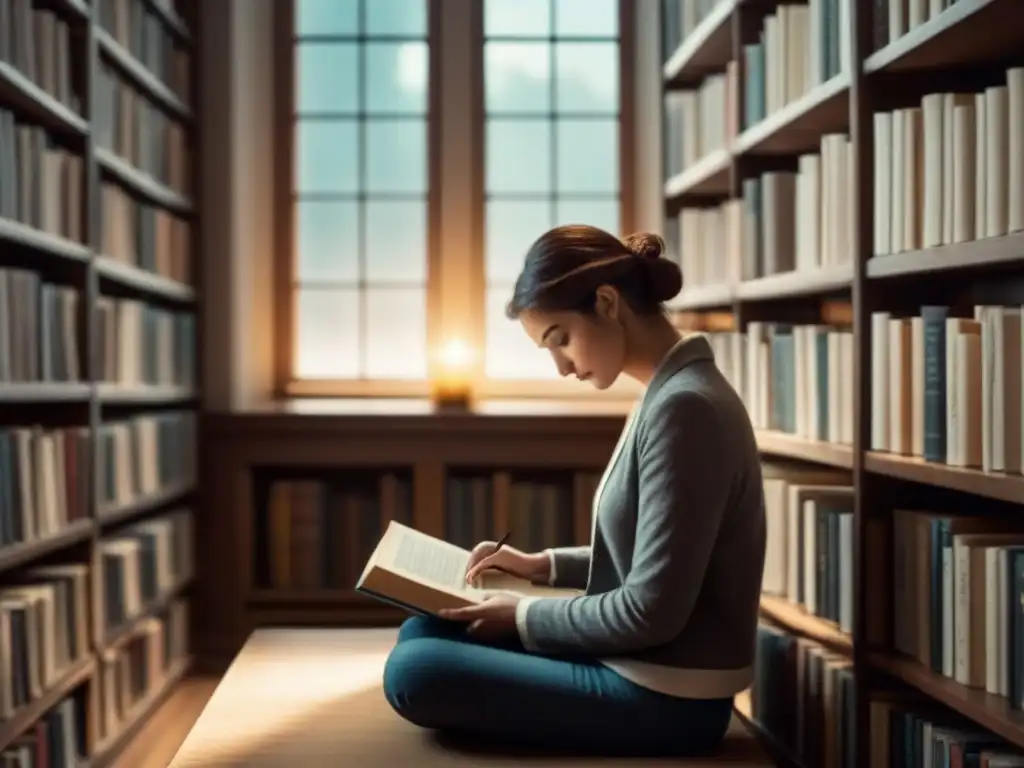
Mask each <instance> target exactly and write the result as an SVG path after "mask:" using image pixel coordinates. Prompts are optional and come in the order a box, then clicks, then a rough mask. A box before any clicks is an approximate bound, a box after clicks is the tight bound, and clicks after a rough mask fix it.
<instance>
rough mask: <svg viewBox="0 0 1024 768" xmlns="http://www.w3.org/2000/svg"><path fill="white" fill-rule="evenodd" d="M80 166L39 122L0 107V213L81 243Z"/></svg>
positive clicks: (81, 184)
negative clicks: (27, 119)
mask: <svg viewBox="0 0 1024 768" xmlns="http://www.w3.org/2000/svg"><path fill="white" fill-rule="evenodd" d="M83 167H84V165H83V162H82V158H81V156H79V155H76V154H75V153H73V152H71V151H69V150H68V149H67V148H65V147H62V146H60V145H58V144H55V143H54V142H53V140H52V138H51V137H50V136H49V135H48V134H47V133H46V131H44V130H43V129H42V128H40V127H39V126H37V125H33V124H31V123H28V122H25V121H23V120H21V119H18V118H16V117H15V116H14V114H13V113H12V112H10V111H8V110H5V109H2V108H0V218H3V219H8V220H9V221H15V222H18V223H19V224H24V225H25V226H28V227H32V228H33V229H37V230H40V231H42V232H46V233H47V234H50V235H56V236H58V237H63V238H66V239H68V240H72V241H74V242H76V243H81V242H82V241H83V238H84V235H85V230H84V228H83V222H82V190H83V188H84V187H83V184H84V179H83Z"/></svg>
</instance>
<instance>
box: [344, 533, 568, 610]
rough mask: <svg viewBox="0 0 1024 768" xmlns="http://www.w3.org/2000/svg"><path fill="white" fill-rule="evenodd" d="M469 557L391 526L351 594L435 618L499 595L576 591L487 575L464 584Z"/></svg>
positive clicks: (491, 572) (565, 594)
mask: <svg viewBox="0 0 1024 768" xmlns="http://www.w3.org/2000/svg"><path fill="white" fill-rule="evenodd" d="M470 554H471V553H470V552H469V550H467V549H463V548H462V547H458V546H456V545H454V544H451V543H449V542H447V541H444V540H442V539H438V538H435V537H433V536H430V535H428V534H426V533H423V532H422V531H417V530H416V529H415V528H410V527H409V526H406V525H402V524H401V523H398V522H395V521H393V520H392V521H391V522H390V523H389V524H388V527H387V529H386V530H385V531H384V535H383V536H381V539H380V542H378V544H377V547H376V548H375V549H374V550H373V553H372V554H371V555H370V557H369V559H368V560H367V561H366V566H365V567H364V568H363V572H362V575H361V576H360V577H359V580H358V581H357V582H356V587H355V588H356V591H358V592H361V593H363V594H366V595H369V596H371V597H374V598H376V599H378V600H381V601H383V602H386V603H391V604H393V605H396V606H398V607H400V608H403V609H405V610H407V611H410V612H412V613H419V614H426V615H435V614H437V613H438V612H439V611H442V610H444V609H447V608H463V607H465V606H467V605H473V604H476V603H482V602H483V601H484V600H486V599H487V598H489V597H494V596H495V595H498V594H511V595H516V596H520V597H575V596H577V595H581V594H583V593H582V592H581V591H580V590H577V589H561V588H558V587H550V586H547V585H542V584H534V583H533V582H531V581H528V580H527V579H523V578H519V577H517V576H512V575H511V574H507V573H503V572H501V571H496V570H488V571H486V572H484V573H483V574H481V575H480V577H478V578H477V579H476V580H475V581H474V582H473V583H472V584H470V583H467V582H466V570H467V566H468V565H469V558H470Z"/></svg>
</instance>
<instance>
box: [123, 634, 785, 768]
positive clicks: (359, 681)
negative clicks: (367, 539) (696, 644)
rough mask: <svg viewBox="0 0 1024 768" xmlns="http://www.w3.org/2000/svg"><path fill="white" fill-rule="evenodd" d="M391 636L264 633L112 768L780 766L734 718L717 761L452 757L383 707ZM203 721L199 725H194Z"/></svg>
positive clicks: (462, 753)
mask: <svg viewBox="0 0 1024 768" xmlns="http://www.w3.org/2000/svg"><path fill="white" fill-rule="evenodd" d="M394 636H395V631H394V630H327V629H322V630H316V629H275V630H260V631H258V632H257V633H255V634H254V635H253V637H252V638H251V639H250V641H249V643H248V644H247V645H246V648H245V649H244V650H243V651H242V653H241V654H240V655H239V657H238V659H236V660H235V662H234V664H233V665H232V666H231V668H230V669H229V670H228V672H227V674H226V675H225V676H224V678H223V680H222V681H221V682H220V684H219V685H217V683H216V681H215V680H212V679H208V678H207V679H190V680H189V681H187V682H186V683H185V684H184V685H183V686H182V687H181V689H179V691H177V692H176V693H175V694H174V696H172V698H171V699H170V700H169V701H168V704H167V705H166V706H165V707H163V708H162V709H161V711H160V712H159V713H158V714H157V715H156V716H155V717H154V719H153V720H152V721H151V722H150V723H149V724H148V725H147V727H146V729H145V731H143V732H142V733H141V734H140V736H139V738H138V739H136V740H135V741H134V742H133V743H132V745H130V746H129V748H128V750H127V751H126V752H125V753H124V754H123V756H122V758H121V760H120V761H119V762H118V763H117V766H118V768H167V766H168V765H169V766H170V768H235V767H240V766H246V768H277V767H279V766H280V767H281V768H285V767H286V766H287V768H305V767H306V766H309V767H310V768H313V767H314V766H316V767H317V768H319V766H324V765H351V766H354V767H356V766H358V767H364V766H365V767H366V768H374V767H375V766H380V767H381V768H392V766H395V765H416V766H418V767H422V768H433V766H452V767H456V766H460V765H465V766H480V765H487V766H494V767H495V768H511V766H522V765H530V766H535V767H536V768H544V767H546V766H560V767H562V768H590V767H591V766H596V765H602V766H611V765H616V764H618V765H629V766H641V765H673V766H677V768H710V767H711V766H715V765H729V766H732V768H763V767H764V766H771V765H773V763H772V762H771V761H770V760H769V759H768V758H767V756H766V755H765V754H764V752H763V751H762V750H761V748H760V746H759V745H758V743H757V741H756V740H755V739H753V738H752V737H751V736H750V734H749V733H748V732H747V731H746V730H745V729H744V728H743V726H742V725H741V724H740V723H739V721H738V719H737V720H734V723H733V727H732V729H731V731H730V736H729V737H728V739H727V744H726V746H725V748H724V749H723V751H722V753H721V754H720V755H719V756H717V757H716V758H714V759H704V760H695V761H679V760H672V761H658V760H648V761H644V760H621V761H620V760H610V759H578V758H558V759H552V758H550V757H545V758H532V757H524V756H511V755H500V754H494V753H488V754H482V753H480V752H471V751H468V750H465V749H463V750H455V749H453V748H452V747H450V746H446V745H442V744H439V743H438V742H437V740H436V739H435V738H434V737H433V736H432V735H431V734H429V733H426V732H424V731H423V730H422V729H419V728H416V727H414V726H411V725H409V724H408V723H406V722H405V721H403V720H401V719H400V718H399V717H398V716H397V715H395V714H394V712H392V710H391V709H390V707H388V705H387V703H386V702H385V701H384V699H383V697H382V696H381V692H380V679H381V671H382V669H383V665H384V661H385V659H386V657H387V653H388V651H389V650H390V648H391V647H392V645H393V643H394ZM214 688H216V690H215V691H214V690H213V689H214ZM211 693H212V696H211ZM204 706H205V709H204ZM200 710H202V716H201V717H199V719H198V721H197V716H198V715H199V712H200ZM193 724H194V727H193ZM190 729H191V730H190ZM186 732H188V735H187V737H186V736H185V733H186ZM183 738H184V743H182V739H183ZM178 745H181V746H180V749H178ZM176 750H177V754H176V755H175V752H176ZM172 755H174V757H173V758H172Z"/></svg>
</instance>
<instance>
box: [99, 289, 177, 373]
mask: <svg viewBox="0 0 1024 768" xmlns="http://www.w3.org/2000/svg"><path fill="white" fill-rule="evenodd" d="M96 312H97V314H98V315H99V320H98V328H99V330H98V332H97V337H96V343H97V352H96V358H95V359H96V364H97V366H98V369H99V378H100V380H101V381H104V382H111V383H117V384H122V385H125V386H140V385H142V386H177V387H192V386H194V385H195V381H196V368H195V366H196V338H195V334H196V320H195V315H194V314H193V313H192V312H183V311H179V310H172V309H168V308H165V307H161V306H155V305H152V304H146V303H144V302H142V301H138V300H137V299H117V298H114V297H112V296H101V297H100V298H99V299H97V301H96Z"/></svg>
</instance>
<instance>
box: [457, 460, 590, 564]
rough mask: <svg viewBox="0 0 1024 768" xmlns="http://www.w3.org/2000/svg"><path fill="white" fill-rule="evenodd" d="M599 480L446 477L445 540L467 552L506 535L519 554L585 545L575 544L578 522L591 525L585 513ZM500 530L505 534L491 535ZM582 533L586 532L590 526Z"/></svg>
mask: <svg viewBox="0 0 1024 768" xmlns="http://www.w3.org/2000/svg"><path fill="white" fill-rule="evenodd" d="M599 480H600V476H599V475H597V474H595V473H592V472H582V471H581V472H576V473H574V474H573V475H572V476H566V477H564V478H553V479H539V480H532V479H520V478H514V477H512V476H511V474H510V473H508V472H496V473H494V474H493V475H483V474H474V475H451V476H449V477H448V480H447V483H448V487H447V493H446V504H445V538H446V539H447V540H448V541H450V542H452V543H453V544H457V545H458V546H460V547H463V548H465V549H472V548H473V547H474V546H476V545H477V544H479V543H480V542H481V541H493V540H495V539H498V538H500V537H502V536H504V535H505V533H507V532H508V531H511V536H510V537H509V540H508V543H509V545H510V546H513V547H516V548H517V549H521V550H523V551H524V552H539V551H540V550H542V549H547V548H548V547H565V546H573V545H577V544H585V543H587V541H589V536H587V538H586V539H585V540H584V541H579V540H578V539H579V537H578V536H577V530H578V527H577V517H581V518H585V519H586V520H587V521H589V520H590V508H589V507H590V503H591V501H592V499H593V497H594V493H595V492H596V490H597V483H598V481H599ZM498 521H501V522H498ZM506 521H507V522H506ZM502 524H504V525H507V528H508V531H505V530H497V529H496V527H495V526H496V525H502ZM586 528H587V530H588V532H589V525H587V526H586Z"/></svg>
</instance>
